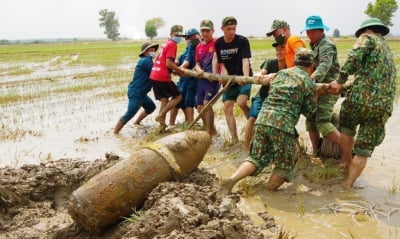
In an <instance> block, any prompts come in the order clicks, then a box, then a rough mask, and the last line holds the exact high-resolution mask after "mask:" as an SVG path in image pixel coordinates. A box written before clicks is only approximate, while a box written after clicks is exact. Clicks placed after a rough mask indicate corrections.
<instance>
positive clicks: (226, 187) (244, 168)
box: [219, 162, 256, 195]
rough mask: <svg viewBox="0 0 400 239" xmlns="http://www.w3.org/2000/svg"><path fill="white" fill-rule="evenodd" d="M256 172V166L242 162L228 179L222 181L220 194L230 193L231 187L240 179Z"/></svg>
mask: <svg viewBox="0 0 400 239" xmlns="http://www.w3.org/2000/svg"><path fill="white" fill-rule="evenodd" d="M254 171H256V166H255V165H254V164H252V163H250V162H243V163H242V164H241V165H240V166H239V168H238V169H237V170H236V172H235V173H233V174H232V176H231V177H230V178H227V179H224V180H223V181H222V183H221V186H220V189H219V191H220V193H221V194H222V195H227V194H228V193H230V192H231V191H232V188H233V186H234V185H235V184H236V183H237V182H238V181H239V180H240V179H242V178H244V177H246V176H250V175H251V174H252V173H254Z"/></svg>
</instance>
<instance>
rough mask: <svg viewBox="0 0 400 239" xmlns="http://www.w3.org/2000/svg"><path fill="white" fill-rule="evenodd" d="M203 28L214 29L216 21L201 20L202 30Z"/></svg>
mask: <svg viewBox="0 0 400 239" xmlns="http://www.w3.org/2000/svg"><path fill="white" fill-rule="evenodd" d="M202 29H208V30H214V23H213V22H212V21H211V20H208V19H206V20H203V21H201V22H200V30H202Z"/></svg>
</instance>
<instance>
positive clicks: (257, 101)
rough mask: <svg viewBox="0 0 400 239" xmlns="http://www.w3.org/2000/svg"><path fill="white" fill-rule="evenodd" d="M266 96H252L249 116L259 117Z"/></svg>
mask: <svg viewBox="0 0 400 239" xmlns="http://www.w3.org/2000/svg"><path fill="white" fill-rule="evenodd" d="M264 99H265V98H262V97H260V96H255V97H252V98H251V107H250V111H249V118H250V117H252V118H257V116H258V114H259V113H260V110H261V107H262V104H263V102H264Z"/></svg>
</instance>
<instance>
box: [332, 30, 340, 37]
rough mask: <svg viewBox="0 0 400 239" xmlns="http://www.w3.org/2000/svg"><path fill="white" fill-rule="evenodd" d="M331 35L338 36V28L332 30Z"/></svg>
mask: <svg viewBox="0 0 400 239" xmlns="http://www.w3.org/2000/svg"><path fill="white" fill-rule="evenodd" d="M333 37H340V31H339V29H335V30H333Z"/></svg>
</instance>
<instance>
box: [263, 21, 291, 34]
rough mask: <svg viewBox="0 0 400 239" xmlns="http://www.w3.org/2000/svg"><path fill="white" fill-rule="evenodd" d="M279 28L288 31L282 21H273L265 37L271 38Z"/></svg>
mask: <svg viewBox="0 0 400 239" xmlns="http://www.w3.org/2000/svg"><path fill="white" fill-rule="evenodd" d="M279 28H288V29H290V27H289V24H288V23H287V22H285V21H283V20H279V19H275V20H274V21H273V22H272V26H271V31H270V32H267V36H269V37H270V36H272V34H273V33H274V31H276V30H278V29H279Z"/></svg>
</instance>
